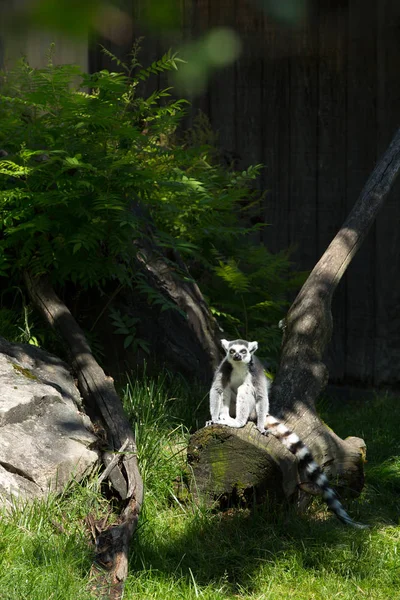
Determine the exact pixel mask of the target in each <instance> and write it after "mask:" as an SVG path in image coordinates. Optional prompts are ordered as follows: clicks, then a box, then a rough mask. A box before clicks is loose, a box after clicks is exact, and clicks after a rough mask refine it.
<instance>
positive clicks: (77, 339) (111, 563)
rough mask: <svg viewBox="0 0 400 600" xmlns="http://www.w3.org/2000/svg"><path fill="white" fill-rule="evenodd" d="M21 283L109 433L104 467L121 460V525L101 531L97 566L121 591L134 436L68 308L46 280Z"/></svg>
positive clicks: (133, 489)
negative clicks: (63, 347) (58, 340)
mask: <svg viewBox="0 0 400 600" xmlns="http://www.w3.org/2000/svg"><path fill="white" fill-rule="evenodd" d="M25 282H26V285H27V289H28V292H29V295H30V297H31V299H32V301H33V303H34V304H35V305H36V307H37V308H38V309H39V311H40V312H41V314H42V315H43V316H44V318H45V319H46V321H47V322H48V323H49V324H50V325H51V326H52V327H54V328H55V329H57V330H58V332H59V333H60V334H61V336H62V337H63V339H64V341H65V342H66V344H67V347H68V349H69V353H70V355H71V357H72V365H73V368H74V371H75V373H76V375H77V378H78V384H79V389H80V392H81V394H82V396H83V398H84V399H85V400H86V402H87V404H88V406H89V407H90V409H91V411H92V412H94V414H95V415H96V416H97V417H99V416H100V418H101V421H102V423H103V426H104V429H105V431H106V434H107V448H106V450H105V452H104V453H103V460H104V464H105V466H106V467H107V466H108V465H110V463H111V462H112V461H113V460H114V457H115V453H116V452H120V455H121V457H120V461H115V460H114V466H113V467H112V468H111V469H110V472H109V474H108V477H109V479H110V481H111V483H112V486H113V487H114V489H115V490H116V491H117V492H118V494H119V495H120V497H121V499H122V500H123V501H124V508H123V511H122V514H121V518H120V523H119V524H118V526H115V527H111V528H109V529H107V530H106V531H104V532H101V533H100V535H99V536H98V538H97V540H96V546H97V550H98V559H99V562H101V563H102V564H103V565H105V566H107V568H108V569H109V570H110V573H111V579H112V582H113V584H114V585H116V586H118V587H121V584H122V583H123V582H124V580H125V579H126V577H127V575H128V551H129V543H130V540H131V538H132V535H133V533H134V531H135V528H136V525H137V521H138V517H139V513H140V508H141V505H142V501H143V482H142V478H141V476H140V472H139V468H138V463H137V450H136V443H135V439H134V435H133V432H132V429H131V426H130V424H129V422H128V420H127V418H126V416H125V413H124V410H123V407H122V403H121V400H120V398H119V397H118V395H117V393H116V391H115V388H114V384H113V380H112V379H111V378H110V377H107V376H106V375H105V373H104V371H103V370H102V368H101V367H100V366H99V365H98V363H97V362H96V360H95V359H94V357H93V355H92V352H91V349H90V346H89V344H88V342H87V340H86V337H85V334H84V333H83V331H82V330H81V328H80V327H79V325H78V323H77V322H76V321H75V319H74V318H73V316H72V315H71V313H70V311H69V310H68V308H67V307H66V306H65V304H64V303H63V302H62V301H61V300H60V299H59V298H58V296H57V295H56V293H55V292H54V290H53V288H52V286H51V285H50V284H49V282H48V281H47V280H46V279H45V278H42V279H34V278H32V277H31V276H30V275H29V273H26V274H25ZM115 597H117V596H115Z"/></svg>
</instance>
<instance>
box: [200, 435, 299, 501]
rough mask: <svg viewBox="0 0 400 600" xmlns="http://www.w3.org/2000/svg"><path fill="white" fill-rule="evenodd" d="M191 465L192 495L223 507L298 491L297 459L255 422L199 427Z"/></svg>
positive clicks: (287, 495)
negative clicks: (256, 425) (237, 426)
mask: <svg viewBox="0 0 400 600" xmlns="http://www.w3.org/2000/svg"><path fill="white" fill-rule="evenodd" d="M188 463H189V465H190V467H191V470H192V482H191V485H190V487H191V491H192V494H193V495H194V496H195V497H196V498H198V499H200V498H201V499H202V500H203V501H205V502H206V503H207V504H210V505H213V504H217V506H218V507H220V508H226V507H229V506H237V505H241V506H243V505H248V504H253V503H254V502H261V501H265V500H266V499H267V498H268V499H270V500H273V501H275V502H282V501H283V500H284V499H286V498H289V497H291V496H292V495H293V494H295V493H296V483H297V466H296V463H295V460H294V459H293V457H292V456H291V455H290V454H289V453H288V452H287V451H286V450H285V448H283V447H282V446H281V444H279V442H278V441H277V440H276V439H275V438H273V437H272V436H268V437H265V436H263V435H261V434H260V433H259V431H258V430H257V429H256V428H255V427H254V425H253V424H248V425H246V426H245V427H243V428H242V429H233V428H231V427H224V426H221V425H213V426H211V427H205V428H203V429H200V430H199V431H197V432H196V433H194V434H193V435H192V437H191V439H190V442H189V447H188ZM288 482H289V483H288Z"/></svg>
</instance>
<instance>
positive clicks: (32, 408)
mask: <svg viewBox="0 0 400 600" xmlns="http://www.w3.org/2000/svg"><path fill="white" fill-rule="evenodd" d="M90 429H91V422H90V419H89V418H88V417H87V416H86V415H84V414H83V413H82V412H81V398H80V395H79V392H78V390H77V388H76V386H75V384H74V380H73V378H72V376H71V374H70V372H69V369H68V365H66V364H65V363H64V362H63V361H62V360H60V359H59V358H57V357H56V356H53V355H51V354H49V353H48V352H45V351H44V350H41V349H40V348H36V347H34V346H31V345H29V344H11V343H9V342H7V341H6V340H5V339H4V338H2V337H0V505H3V506H4V505H6V504H8V503H9V502H10V501H11V497H12V496H16V497H20V498H22V499H31V498H35V497H43V496H45V495H46V494H47V493H48V492H49V490H53V491H56V492H59V491H61V490H62V489H63V488H64V486H65V485H66V483H67V482H68V481H70V480H71V478H75V479H78V480H79V479H81V478H82V477H83V475H84V474H86V473H87V472H88V471H90V470H91V469H93V467H94V466H95V465H96V464H97V463H98V460H99V454H98V452H97V450H96V441H97V440H96V437H95V436H94V434H93V433H92V432H91V431H90Z"/></svg>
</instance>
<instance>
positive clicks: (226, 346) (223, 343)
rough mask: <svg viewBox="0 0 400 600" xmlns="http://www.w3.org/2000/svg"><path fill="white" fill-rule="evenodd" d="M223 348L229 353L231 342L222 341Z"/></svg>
mask: <svg viewBox="0 0 400 600" xmlns="http://www.w3.org/2000/svg"><path fill="white" fill-rule="evenodd" d="M221 346H222V347H223V349H224V350H225V351H226V352H228V348H229V342H228V340H221Z"/></svg>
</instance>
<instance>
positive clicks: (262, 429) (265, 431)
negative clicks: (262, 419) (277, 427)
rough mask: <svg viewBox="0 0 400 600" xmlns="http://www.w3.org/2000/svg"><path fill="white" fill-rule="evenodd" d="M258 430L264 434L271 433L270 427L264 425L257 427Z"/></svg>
mask: <svg viewBox="0 0 400 600" xmlns="http://www.w3.org/2000/svg"><path fill="white" fill-rule="evenodd" d="M256 429H257V431H259V432H260V433H261V434H262V435H269V434H270V433H271V432H270V430H269V429H264V427H256Z"/></svg>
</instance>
